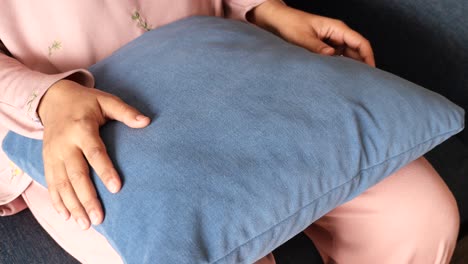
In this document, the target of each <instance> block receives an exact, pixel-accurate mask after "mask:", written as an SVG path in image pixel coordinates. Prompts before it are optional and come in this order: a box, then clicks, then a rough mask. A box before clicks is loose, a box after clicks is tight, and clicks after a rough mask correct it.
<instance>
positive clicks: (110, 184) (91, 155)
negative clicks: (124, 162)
mask: <svg viewBox="0 0 468 264" xmlns="http://www.w3.org/2000/svg"><path fill="white" fill-rule="evenodd" d="M80 138H81V140H80V146H81V151H82V152H83V154H84V156H85V157H86V160H87V161H88V162H89V164H90V165H91V167H92V168H93V169H94V171H95V172H96V173H97V174H98V176H99V178H100V179H101V181H102V182H103V183H104V185H106V187H107V189H108V190H109V191H110V192H111V193H116V192H118V191H119V190H120V188H121V186H122V183H121V180H120V178H119V175H118V174H117V171H116V170H115V168H114V165H113V164H112V161H111V159H110V158H109V156H108V155H107V151H106V146H105V145H104V143H103V142H102V140H101V137H100V136H99V127H98V126H97V125H96V126H95V127H94V128H93V129H92V130H90V131H87V132H86V134H84V135H83V136H82V137H80Z"/></svg>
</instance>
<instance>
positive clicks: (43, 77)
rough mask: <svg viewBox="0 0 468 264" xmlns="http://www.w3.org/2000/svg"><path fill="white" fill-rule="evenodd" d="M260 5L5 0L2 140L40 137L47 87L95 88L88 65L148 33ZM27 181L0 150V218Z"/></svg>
mask: <svg viewBox="0 0 468 264" xmlns="http://www.w3.org/2000/svg"><path fill="white" fill-rule="evenodd" d="M264 1H265V0H179V1H174V0H128V1H95V0H82V1H61V0H45V1H28V0H24V1H15V0H5V1H2V8H1V9H0V40H1V43H3V44H1V43H0V50H1V51H2V52H0V142H1V141H2V140H3V138H4V136H5V134H6V133H7V131H8V130H12V131H15V132H17V133H19V134H22V135H24V136H28V137H32V138H38V139H40V138H42V131H43V127H42V124H41V123H40V121H39V120H38V118H37V115H36V110H37V106H38V103H39V101H40V99H41V97H42V96H43V94H44V93H45V92H46V91H47V89H48V88H49V87H50V86H51V85H52V84H54V83H55V82H57V81H58V80H60V79H63V78H71V79H73V80H75V81H77V82H80V83H81V84H83V85H85V86H88V87H93V86H94V80H93V76H92V75H91V74H90V73H89V72H88V71H87V70H86V69H85V68H87V67H89V66H90V65H92V64H94V63H96V62H97V61H99V60H102V59H103V58H105V57H107V56H109V55H110V54H111V53H112V52H114V51H115V50H117V49H118V48H120V47H121V46H123V45H125V44H126V43H128V42H129V41H131V40H133V39H135V38H136V37H138V36H140V35H141V34H143V33H144V32H146V31H147V30H150V29H153V28H157V27H160V26H162V25H165V24H168V23H170V22H173V21H176V20H179V19H182V18H185V17H188V16H192V15H207V16H225V17H228V18H234V19H245V14H246V13H247V12H248V11H249V10H250V9H252V8H253V7H255V6H257V5H259V4H260V3H262V2H264ZM8 55H11V56H8ZM30 183H31V179H30V178H29V177H28V176H26V175H23V173H22V172H21V171H19V170H17V169H16V168H15V167H12V166H10V162H9V161H8V159H7V158H6V156H5V154H4V153H3V151H2V150H0V215H5V214H7V213H9V214H10V213H13V212H14V210H13V211H12V208H13V207H11V206H10V207H9V208H7V207H2V205H5V204H7V203H9V202H11V201H13V200H14V199H15V198H16V197H18V196H19V195H20V194H21V193H22V192H23V191H24V190H25V189H26V187H27V186H28V185H29V184H30ZM18 209H20V208H18Z"/></svg>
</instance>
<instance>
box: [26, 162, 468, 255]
mask: <svg viewBox="0 0 468 264" xmlns="http://www.w3.org/2000/svg"><path fill="white" fill-rule="evenodd" d="M23 199H24V201H25V202H26V204H27V205H28V206H29V208H30V209H31V211H32V213H33V214H34V215H35V217H36V218H37V220H38V221H39V223H40V224H41V225H42V226H43V227H44V229H46V231H47V232H48V233H49V234H50V235H51V236H52V237H53V238H54V239H55V240H56V241H57V242H58V243H59V244H60V245H61V246H62V247H63V248H64V249H65V250H67V251H68V252H69V253H70V254H71V255H72V256H74V257H75V258H76V259H78V260H79V261H80V262H82V263H122V260H121V258H120V257H119V255H118V254H117V253H116V252H115V251H114V249H113V248H112V247H111V246H110V245H109V243H108V242H107V240H106V239H105V238H104V237H103V236H102V235H100V234H99V233H98V232H97V231H95V230H94V229H92V228H91V229H89V230H87V231H82V230H81V229H80V227H79V226H78V225H77V224H76V223H75V222H74V220H68V221H66V222H64V221H63V219H62V218H61V217H60V216H59V215H58V214H57V213H56V211H55V210H54V209H53V207H52V204H51V202H50V200H49V196H48V192H47V190H46V189H45V188H43V187H42V186H40V185H39V184H37V183H33V184H32V185H31V186H30V187H29V188H28V189H27V190H26V191H25V192H24V193H23ZM458 228H459V215H458V209H457V205H456V202H455V200H454V198H453V196H452V194H451V192H450V191H449V189H448V188H447V186H446V185H445V183H444V182H443V181H442V179H441V178H440V176H439V175H438V174H437V172H436V171H435V170H434V169H433V168H432V166H431V165H430V164H429V162H427V160H426V159H424V158H420V159H418V160H416V161H414V162H412V163H410V164H408V165H406V166H405V167H403V168H402V169H400V170H399V171H397V172H396V173H394V174H392V175H391V176H389V177H388V178H386V179H385V180H383V181H382V182H380V183H379V184H377V185H375V186H374V187H372V188H370V189H368V190H367V191H366V192H364V193H363V194H361V195H360V196H358V197H356V198H355V199H353V200H351V201H350V202H348V203H345V204H343V205H341V206H340V207H338V208H336V209H334V210H333V211H331V212H329V213H328V214H327V215H325V216H323V217H322V218H321V219H319V220H318V221H316V222H315V223H313V224H312V225H310V226H309V227H308V228H307V229H306V230H305V231H304V232H305V233H306V234H307V236H308V237H309V238H310V239H311V240H312V241H313V242H314V244H315V245H316V247H317V249H318V250H319V252H320V254H321V256H322V258H323V260H324V262H325V263H327V264H328V263H346V264H354V263H359V264H366V263H369V264H371V263H372V264H374V263H379V264H386V263H388V264H395V263H398V264H405V263H420V264H430V263H436V264H441V263H449V261H450V258H451V256H452V254H453V250H454V248H455V243H456V239H457V234H458ZM274 263H275V260H274V256H273V255H272V254H270V255H268V256H266V257H264V258H262V259H260V260H258V261H257V262H256V264H274Z"/></svg>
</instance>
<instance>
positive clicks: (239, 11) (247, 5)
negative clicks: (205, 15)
mask: <svg viewBox="0 0 468 264" xmlns="http://www.w3.org/2000/svg"><path fill="white" fill-rule="evenodd" d="M265 1H267V0H224V12H225V13H224V14H225V17H226V18H232V19H238V20H244V21H245V20H246V18H245V15H246V14H247V12H249V11H250V10H252V8H254V7H256V6H258V5H260V4H262V3H263V2H265Z"/></svg>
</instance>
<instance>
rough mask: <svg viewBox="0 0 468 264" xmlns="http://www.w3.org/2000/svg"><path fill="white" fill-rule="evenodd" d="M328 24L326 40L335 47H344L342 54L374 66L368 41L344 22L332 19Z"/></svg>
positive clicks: (372, 54)
mask: <svg viewBox="0 0 468 264" xmlns="http://www.w3.org/2000/svg"><path fill="white" fill-rule="evenodd" d="M331 21H332V22H330V23H329V24H328V25H329V27H331V28H330V29H329V30H327V31H325V32H328V35H327V36H324V37H326V38H327V42H329V43H331V44H332V46H335V47H340V46H341V47H344V48H343V53H342V54H343V55H344V56H348V55H350V56H349V57H350V58H353V59H357V60H360V61H363V62H364V63H366V64H368V65H370V66H373V67H375V60H374V53H373V51H372V47H371V45H370V42H369V41H368V40H367V39H366V38H364V37H363V36H362V35H361V34H359V33H358V32H356V31H354V30H352V29H351V28H349V27H348V26H347V25H346V24H345V23H343V22H341V21H338V20H332V19H331Z"/></svg>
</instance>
